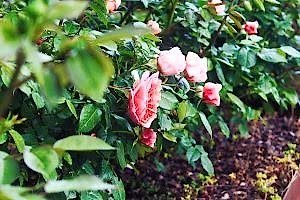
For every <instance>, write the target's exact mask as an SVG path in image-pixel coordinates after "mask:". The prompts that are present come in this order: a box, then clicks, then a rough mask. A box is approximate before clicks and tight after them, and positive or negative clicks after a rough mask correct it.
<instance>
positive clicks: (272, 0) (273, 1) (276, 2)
mask: <svg viewBox="0 0 300 200" xmlns="http://www.w3.org/2000/svg"><path fill="white" fill-rule="evenodd" d="M265 1H266V2H268V3H272V4H276V5H280V2H279V1H277V0H265Z"/></svg>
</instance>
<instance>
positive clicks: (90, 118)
mask: <svg viewBox="0 0 300 200" xmlns="http://www.w3.org/2000/svg"><path fill="white" fill-rule="evenodd" d="M101 115H102V111H101V110H100V109H99V108H98V107H96V106H94V105H93V104H86V105H85V106H84V107H83V108H82V110H81V113H80V118H79V131H80V132H89V131H90V130H92V129H93V128H94V127H95V126H96V125H97V124H98V123H99V122H100V121H101Z"/></svg>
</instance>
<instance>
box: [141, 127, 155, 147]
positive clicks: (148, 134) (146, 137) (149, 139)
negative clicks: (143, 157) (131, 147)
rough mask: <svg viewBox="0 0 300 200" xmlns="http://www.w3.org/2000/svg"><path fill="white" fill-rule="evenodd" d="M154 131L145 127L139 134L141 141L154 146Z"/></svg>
mask: <svg viewBox="0 0 300 200" xmlns="http://www.w3.org/2000/svg"><path fill="white" fill-rule="evenodd" d="M156 137H157V136H156V132H155V131H153V129H151V128H145V129H144V132H143V133H142V136H141V142H142V143H143V144H145V145H147V146H149V147H152V148H153V147H154V144H155V142H156Z"/></svg>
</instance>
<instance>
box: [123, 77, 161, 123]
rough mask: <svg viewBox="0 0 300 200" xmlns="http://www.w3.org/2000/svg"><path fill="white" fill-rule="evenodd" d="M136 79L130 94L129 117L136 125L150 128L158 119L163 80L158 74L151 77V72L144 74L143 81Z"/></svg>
mask: <svg viewBox="0 0 300 200" xmlns="http://www.w3.org/2000/svg"><path fill="white" fill-rule="evenodd" d="M135 78H136V80H135V83H134V85H133V89H132V90H131V91H130V94H129V103H128V115H129V117H130V118H131V120H132V121H133V122H135V123H136V124H138V125H141V126H143V127H145V128H149V127H150V125H151V123H152V121H153V120H154V119H155V118H156V117H157V107H158V104H159V101H160V99H161V80H160V79H159V78H158V72H157V73H155V74H152V75H151V76H150V72H149V71H146V72H144V73H143V75H142V78H141V79H139V77H135Z"/></svg>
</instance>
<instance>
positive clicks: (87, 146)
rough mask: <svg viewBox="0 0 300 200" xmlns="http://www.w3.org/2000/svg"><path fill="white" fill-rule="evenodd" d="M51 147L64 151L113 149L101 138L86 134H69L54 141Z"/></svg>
mask: <svg viewBox="0 0 300 200" xmlns="http://www.w3.org/2000/svg"><path fill="white" fill-rule="evenodd" d="M53 147H54V148H55V149H62V150H65V151H94V150H114V149H115V148H114V147H112V146H110V145H109V144H107V143H106V142H104V141H103V140H101V139H99V138H97V137H92V136H87V135H73V136H69V137H67V138H64V139H61V140H58V141H57V142H55V143H54V145H53Z"/></svg>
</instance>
